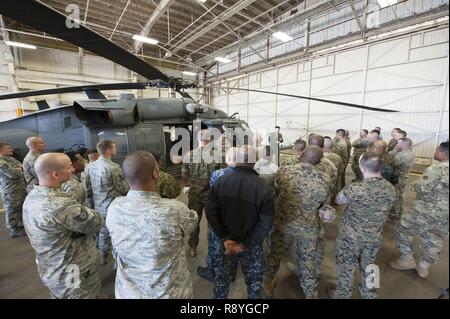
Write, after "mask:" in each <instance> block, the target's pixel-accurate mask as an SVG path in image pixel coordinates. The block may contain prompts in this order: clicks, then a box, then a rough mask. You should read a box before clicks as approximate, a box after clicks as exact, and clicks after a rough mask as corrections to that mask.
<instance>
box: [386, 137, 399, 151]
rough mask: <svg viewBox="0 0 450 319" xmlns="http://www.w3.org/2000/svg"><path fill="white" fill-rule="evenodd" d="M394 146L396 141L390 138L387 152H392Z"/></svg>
mask: <svg viewBox="0 0 450 319" xmlns="http://www.w3.org/2000/svg"><path fill="white" fill-rule="evenodd" d="M396 146H397V140H396V139H395V138H391V139H390V141H389V143H388V146H387V152H390V151H393V150H394V148H395V147H396Z"/></svg>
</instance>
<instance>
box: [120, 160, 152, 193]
mask: <svg viewBox="0 0 450 319" xmlns="http://www.w3.org/2000/svg"><path fill="white" fill-rule="evenodd" d="M122 168H123V174H124V175H125V179H126V181H127V182H128V184H130V187H131V188H132V189H134V190H144V189H143V188H145V187H147V186H149V185H151V184H155V185H156V181H157V179H158V176H159V171H158V165H157V163H156V159H155V157H154V156H153V155H152V154H150V153H149V152H146V151H137V152H134V153H132V154H130V155H128V156H127V157H126V158H125V160H124V161H123V164H122Z"/></svg>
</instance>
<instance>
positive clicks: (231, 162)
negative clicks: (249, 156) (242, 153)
mask: <svg viewBox="0 0 450 319" xmlns="http://www.w3.org/2000/svg"><path fill="white" fill-rule="evenodd" d="M238 151H239V150H238V148H237V147H231V148H230V149H229V150H228V151H227V154H226V155H225V162H226V163H227V165H228V166H231V167H234V166H236V162H237V156H238Z"/></svg>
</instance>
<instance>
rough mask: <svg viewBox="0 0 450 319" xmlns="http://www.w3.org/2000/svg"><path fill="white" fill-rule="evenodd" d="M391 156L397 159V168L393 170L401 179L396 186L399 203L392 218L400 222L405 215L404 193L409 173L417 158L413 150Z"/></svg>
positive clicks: (394, 152)
mask: <svg viewBox="0 0 450 319" xmlns="http://www.w3.org/2000/svg"><path fill="white" fill-rule="evenodd" d="M389 154H390V155H391V156H393V157H394V159H395V164H394V165H395V166H393V168H394V170H395V171H396V173H397V174H398V177H399V181H398V184H397V185H395V190H396V191H397V202H396V203H395V205H394V207H393V208H392V211H391V212H390V217H391V218H392V219H395V220H398V219H400V218H401V216H402V214H403V192H404V191H405V188H406V185H407V184H408V180H409V173H410V172H411V169H412V167H413V165H414V161H415V158H414V154H413V153H412V151H411V150H407V151H402V152H396V151H392V152H390V153H389Z"/></svg>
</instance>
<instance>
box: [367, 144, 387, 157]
mask: <svg viewBox="0 0 450 319" xmlns="http://www.w3.org/2000/svg"><path fill="white" fill-rule="evenodd" d="M387 147H388V145H387V143H386V142H385V141H376V142H375V143H374V144H372V145H371V146H370V147H369V152H371V153H375V154H378V155H382V154H384V153H386V150H387Z"/></svg>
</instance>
